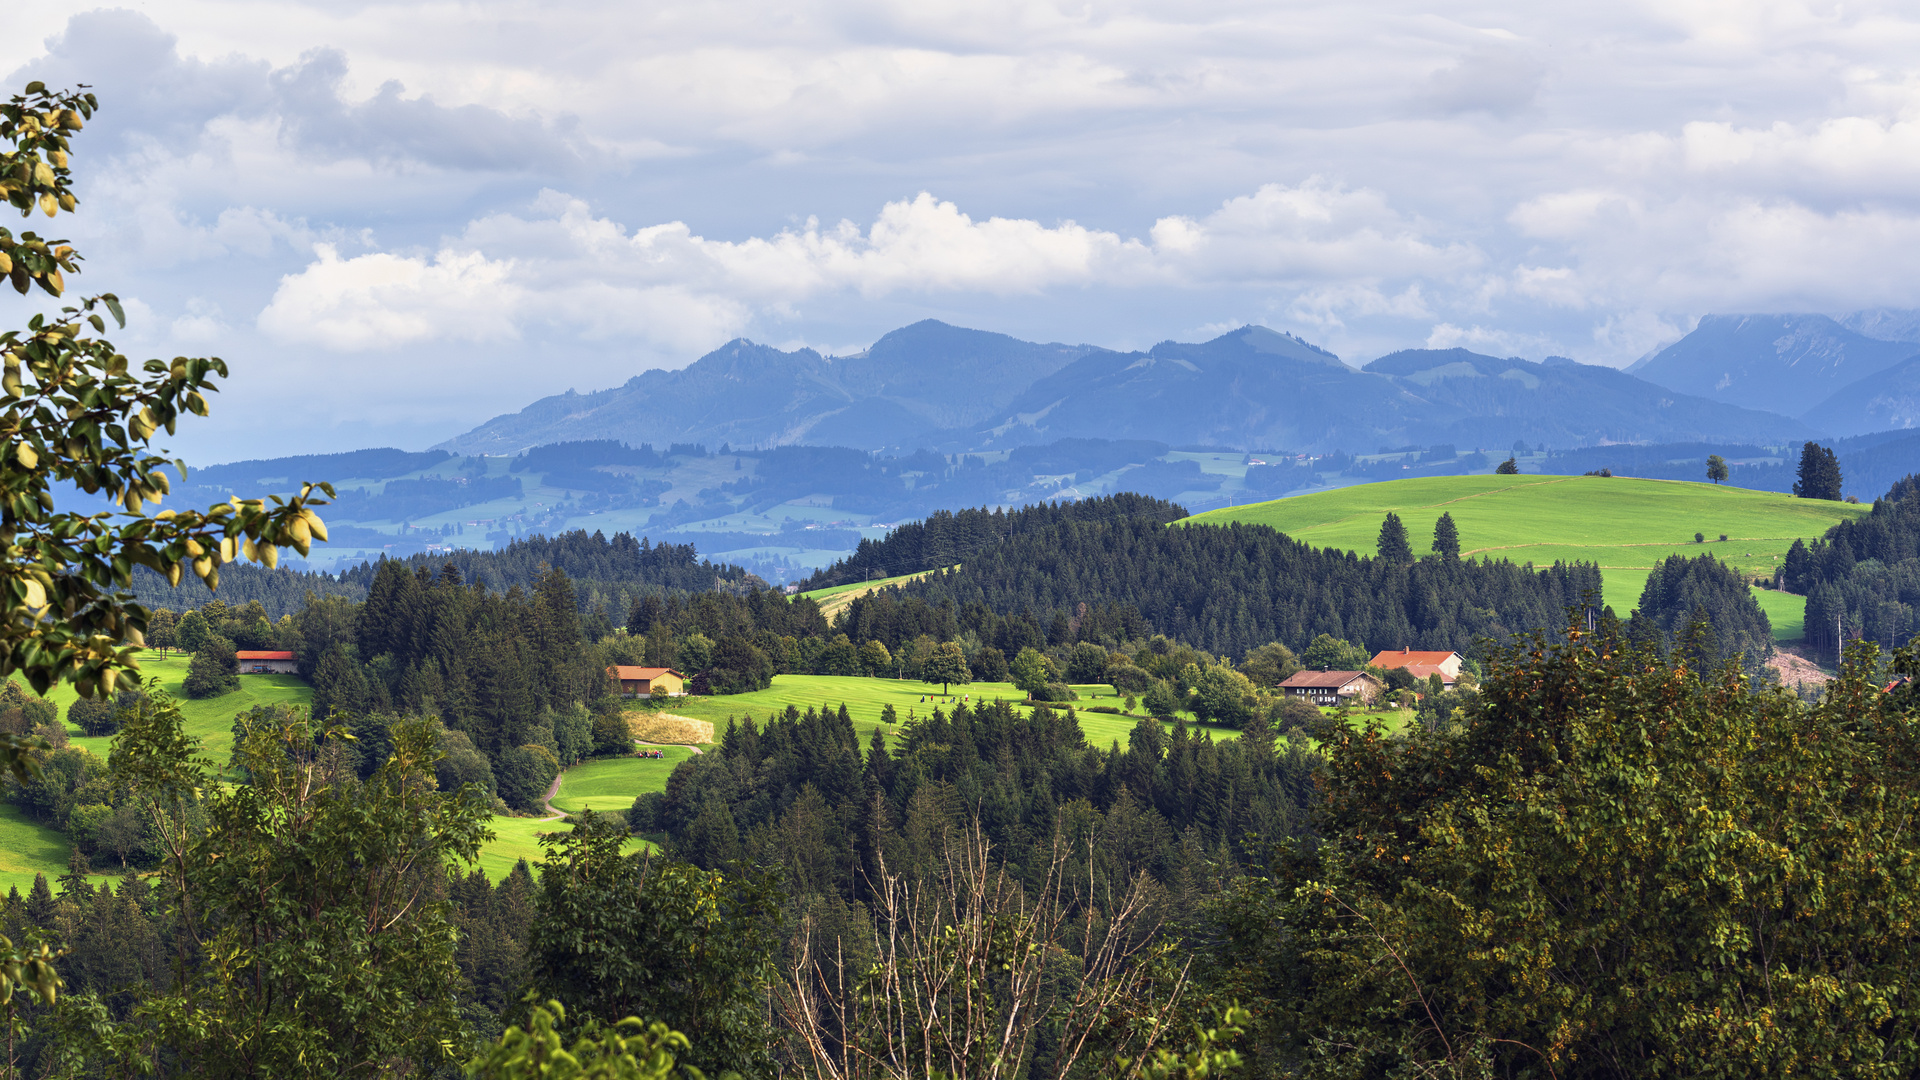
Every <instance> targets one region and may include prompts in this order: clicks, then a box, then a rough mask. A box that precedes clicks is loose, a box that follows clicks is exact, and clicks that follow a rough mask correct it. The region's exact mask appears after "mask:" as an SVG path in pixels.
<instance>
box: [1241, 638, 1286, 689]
mask: <svg viewBox="0 0 1920 1080" xmlns="http://www.w3.org/2000/svg"><path fill="white" fill-rule="evenodd" d="M1240 670H1241V671H1243V672H1245V673H1246V676H1247V678H1249V679H1251V680H1253V684H1254V685H1255V686H1267V687H1272V686H1278V685H1280V684H1281V683H1282V682H1283V681H1285V680H1286V678H1287V676H1289V675H1292V674H1293V673H1294V672H1296V671H1299V670H1300V658H1299V657H1297V656H1295V655H1294V654H1293V650H1292V649H1289V648H1287V647H1286V646H1285V645H1282V644H1280V643H1279V642H1277V641H1271V642H1268V643H1267V644H1265V645H1262V646H1260V647H1259V648H1257V649H1254V650H1253V651H1252V652H1249V653H1247V658H1246V659H1245V660H1243V661H1241V663H1240Z"/></svg>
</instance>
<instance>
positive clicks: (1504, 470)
mask: <svg viewBox="0 0 1920 1080" xmlns="http://www.w3.org/2000/svg"><path fill="white" fill-rule="evenodd" d="M1493 471H1494V473H1495V474H1497V475H1499V476H1518V475H1520V463H1519V462H1517V461H1515V460H1514V459H1513V457H1512V455H1508V457H1507V460H1505V461H1503V462H1501V463H1500V464H1498V465H1496V466H1494V469H1493Z"/></svg>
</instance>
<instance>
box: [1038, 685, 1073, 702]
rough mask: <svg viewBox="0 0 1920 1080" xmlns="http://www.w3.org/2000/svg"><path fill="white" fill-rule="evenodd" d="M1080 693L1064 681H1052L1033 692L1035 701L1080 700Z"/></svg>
mask: <svg viewBox="0 0 1920 1080" xmlns="http://www.w3.org/2000/svg"><path fill="white" fill-rule="evenodd" d="M1079 697H1080V696H1079V695H1078V694H1075V693H1074V692H1073V688H1072V687H1070V686H1068V685H1067V684H1066V683H1063V682H1050V683H1048V684H1046V685H1045V686H1043V687H1041V688H1040V689H1038V690H1036V691H1034V692H1033V700H1035V701H1078V700H1079Z"/></svg>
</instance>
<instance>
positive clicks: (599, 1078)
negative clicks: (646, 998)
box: [467, 1001, 702, 1080]
mask: <svg viewBox="0 0 1920 1080" xmlns="http://www.w3.org/2000/svg"><path fill="white" fill-rule="evenodd" d="M563 1031H567V1032H569V1033H570V1034H571V1036H572V1038H571V1041H569V1040H568V1039H567V1038H565V1037H563V1036H562V1034H561V1032H563ZM688 1045H689V1044H688V1042H687V1037H686V1036H685V1035H682V1034H680V1033H679V1032H677V1031H674V1030H672V1029H670V1028H668V1027H667V1025H665V1024H662V1023H659V1022H655V1023H653V1024H644V1023H642V1022H641V1021H639V1020H638V1019H635V1018H634V1017H631V1016H629V1017H625V1018H622V1019H621V1020H619V1021H616V1022H615V1023H612V1024H602V1023H601V1022H600V1021H599V1020H597V1019H592V1018H589V1019H588V1020H587V1021H586V1022H585V1023H582V1024H577V1025H573V1026H572V1027H569V1025H568V1024H567V1008H566V1006H564V1005H562V1004H560V1003H559V1002H557V1001H549V1002H547V1003H546V1004H544V1005H543V1004H540V1003H538V1002H537V1001H532V1002H530V1003H529V1005H528V1007H527V1026H526V1027H524V1028H522V1027H519V1026H514V1027H510V1028H508V1029H507V1030H506V1032H505V1033H504V1034H502V1035H501V1036H500V1041H499V1042H498V1043H496V1044H495V1045H493V1046H492V1047H489V1048H488V1050H487V1052H486V1053H484V1054H482V1055H481V1056H480V1057H478V1058H475V1059H474V1061H473V1063H472V1064H470V1065H468V1066H467V1075H468V1076H471V1077H473V1078H474V1080H673V1078H675V1077H680V1076H686V1077H689V1078H690V1080H700V1077H701V1076H702V1074H701V1072H700V1071H699V1070H698V1069H694V1068H691V1067H688V1068H684V1069H683V1068H677V1067H676V1066H675V1057H674V1055H675V1054H676V1053H679V1054H685V1053H686V1051H687V1047H688Z"/></svg>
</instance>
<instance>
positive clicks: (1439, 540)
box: [1433, 513, 1460, 559]
mask: <svg viewBox="0 0 1920 1080" xmlns="http://www.w3.org/2000/svg"><path fill="white" fill-rule="evenodd" d="M1433 553H1434V554H1435V555H1438V556H1440V557H1441V558H1443V559H1457V558H1459V557H1460V529H1459V528H1458V527H1457V526H1455V525H1454V523H1453V515H1452V514H1450V513H1443V514H1441V515H1440V520H1439V521H1436V522H1434V523H1433Z"/></svg>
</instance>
